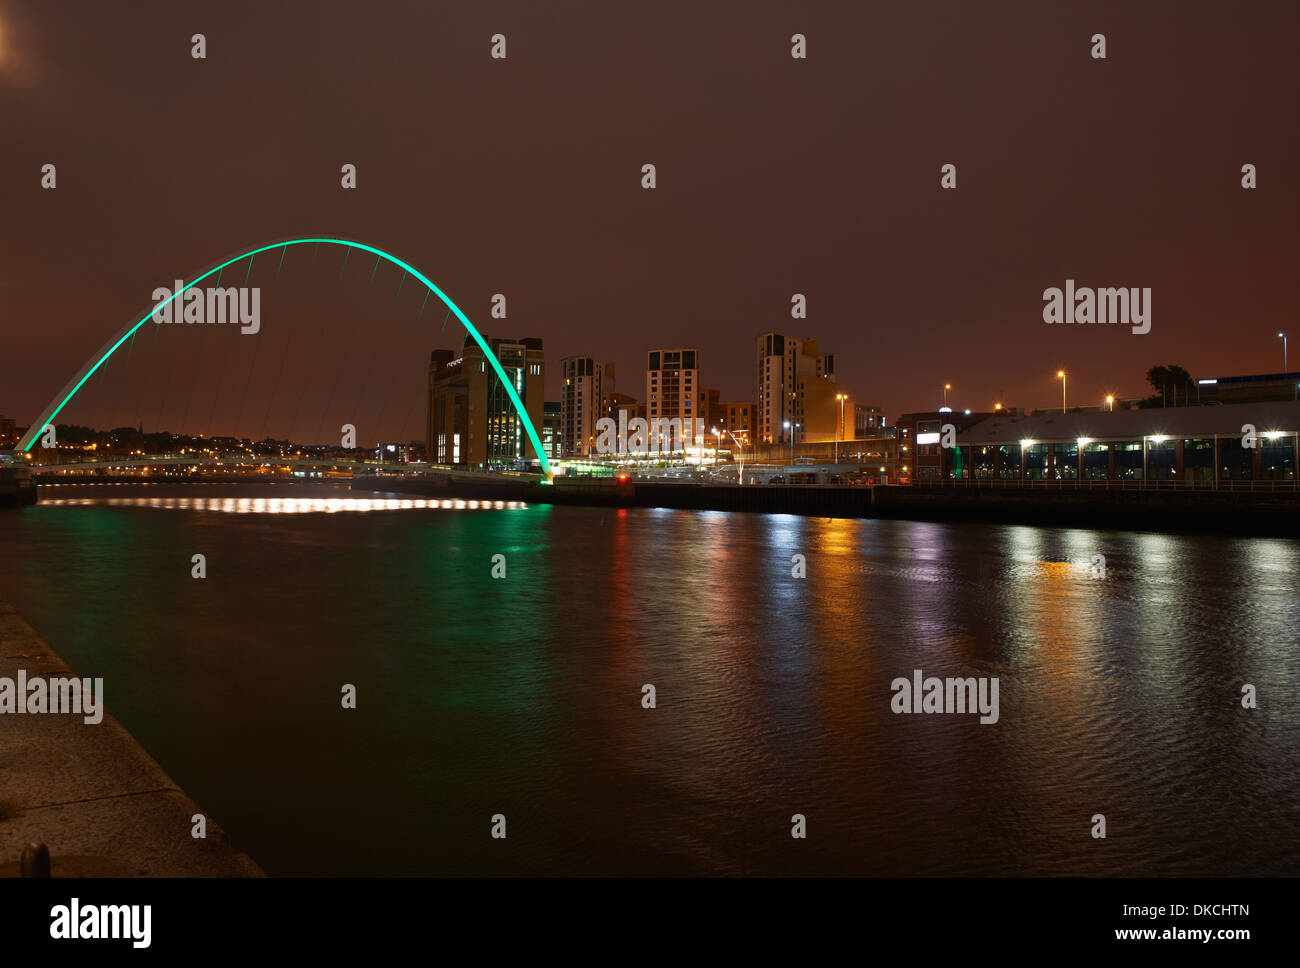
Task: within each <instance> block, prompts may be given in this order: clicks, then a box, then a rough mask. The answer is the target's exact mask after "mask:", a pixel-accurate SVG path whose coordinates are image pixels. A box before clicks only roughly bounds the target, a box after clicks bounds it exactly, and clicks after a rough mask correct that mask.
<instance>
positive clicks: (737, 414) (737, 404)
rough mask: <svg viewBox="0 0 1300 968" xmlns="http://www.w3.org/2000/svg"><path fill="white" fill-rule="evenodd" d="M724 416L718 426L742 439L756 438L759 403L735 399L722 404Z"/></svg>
mask: <svg viewBox="0 0 1300 968" xmlns="http://www.w3.org/2000/svg"><path fill="white" fill-rule="evenodd" d="M721 409H722V417H721V419H720V420H719V422H718V425H717V426H718V428H719V429H721V430H726V431H727V432H729V433H731V434H734V435H735V436H736V437H739V438H740V439H741V440H750V441H753V440H754V439H755V431H754V416H755V414H756V413H757V412H758V404H756V403H754V402H753V401H751V400H734V401H731V402H730V403H724V404H722V405H721Z"/></svg>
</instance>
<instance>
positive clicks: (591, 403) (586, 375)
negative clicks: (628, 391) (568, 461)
mask: <svg viewBox="0 0 1300 968" xmlns="http://www.w3.org/2000/svg"><path fill="white" fill-rule="evenodd" d="M560 366H561V368H562V373H561V376H562V377H563V379H564V383H563V385H562V386H561V387H560V428H561V442H560V446H561V448H562V450H563V453H564V455H565V456H566V457H586V456H588V455H589V454H592V453H594V452H595V449H596V437H597V430H596V421H597V420H599V419H600V418H601V417H603V416H604V415H605V414H604V404H605V396H606V394H608V393H612V392H613V390H614V364H613V363H602V362H600V361H599V360H594V359H592V358H591V357H590V356H566V357H565V358H564V359H562V360H561V361H560Z"/></svg>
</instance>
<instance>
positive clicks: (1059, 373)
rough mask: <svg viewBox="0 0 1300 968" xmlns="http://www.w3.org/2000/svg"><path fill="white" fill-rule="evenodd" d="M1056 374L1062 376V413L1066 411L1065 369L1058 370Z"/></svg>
mask: <svg viewBox="0 0 1300 968" xmlns="http://www.w3.org/2000/svg"><path fill="white" fill-rule="evenodd" d="M1056 375H1057V376H1059V377H1060V378H1061V413H1065V371H1064V370H1057V371H1056Z"/></svg>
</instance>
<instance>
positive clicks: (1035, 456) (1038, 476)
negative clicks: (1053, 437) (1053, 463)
mask: <svg viewBox="0 0 1300 968" xmlns="http://www.w3.org/2000/svg"><path fill="white" fill-rule="evenodd" d="M1049 446H1050V445H1049V444H1030V445H1029V446H1028V447H1026V448H1025V480H1027V481H1045V480H1047V454H1048V447H1049Z"/></svg>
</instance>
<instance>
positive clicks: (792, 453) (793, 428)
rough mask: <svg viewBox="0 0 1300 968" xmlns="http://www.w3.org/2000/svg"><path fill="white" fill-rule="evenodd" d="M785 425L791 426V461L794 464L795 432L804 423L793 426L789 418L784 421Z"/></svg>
mask: <svg viewBox="0 0 1300 968" xmlns="http://www.w3.org/2000/svg"><path fill="white" fill-rule="evenodd" d="M784 426H785V427H787V428H789V430H790V463H791V464H793V463H794V432H795V431H796V430H798V429H799V427H800V426H802V425H801V424H794V425H793V426H791V424H790V421H788V420H787V421H785V422H784Z"/></svg>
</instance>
